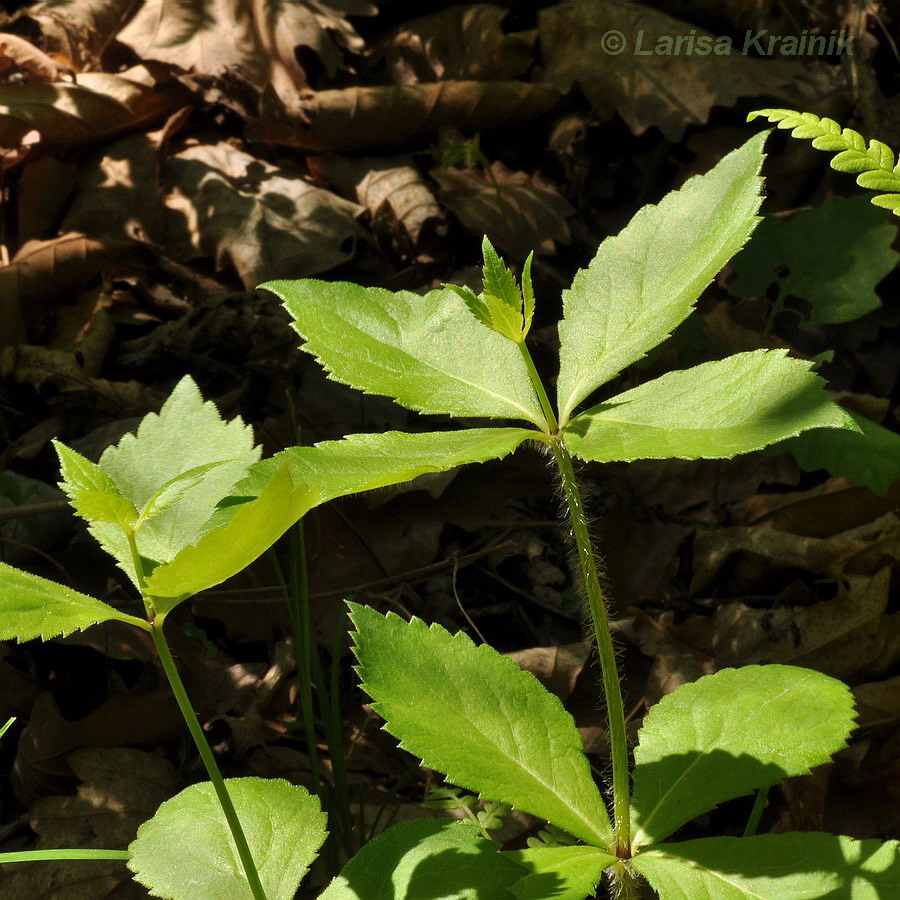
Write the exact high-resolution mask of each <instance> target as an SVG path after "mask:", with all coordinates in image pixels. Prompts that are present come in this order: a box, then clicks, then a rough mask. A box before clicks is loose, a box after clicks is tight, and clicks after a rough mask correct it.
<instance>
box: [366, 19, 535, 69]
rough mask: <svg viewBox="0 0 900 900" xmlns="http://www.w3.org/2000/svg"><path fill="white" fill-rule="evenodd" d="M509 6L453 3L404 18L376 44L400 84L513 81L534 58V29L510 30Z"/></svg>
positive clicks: (377, 50)
mask: <svg viewBox="0 0 900 900" xmlns="http://www.w3.org/2000/svg"><path fill="white" fill-rule="evenodd" d="M508 15H509V9H507V8H506V7H504V6H497V5H496V4H494V3H476V4H469V5H467V6H451V7H450V8H449V9H444V10H442V11H441V12H439V13H435V14H434V15H430V16H422V17H421V18H418V19H412V20H411V21H409V22H405V23H404V24H403V25H401V26H400V27H399V28H397V29H396V30H395V31H394V32H393V33H392V34H391V35H390V36H389V37H387V38H385V40H384V41H382V42H381V43H380V45H379V46H378V47H376V49H375V55H376V56H383V57H384V59H385V61H386V63H387V66H388V68H389V70H390V72H391V75H392V76H393V80H394V82H396V83H397V84H416V83H417V82H420V81H453V80H458V81H465V80H469V79H471V80H472V81H511V80H512V79H514V78H518V77H519V76H520V75H523V74H524V73H525V72H526V71H527V69H528V68H529V66H531V64H532V63H533V62H534V42H535V38H536V37H537V31H536V30H535V29H532V30H529V31H518V32H512V33H509V34H507V33H506V32H504V31H503V29H502V28H501V22H502V21H503V20H504V19H505V18H506V17H507V16H508Z"/></svg>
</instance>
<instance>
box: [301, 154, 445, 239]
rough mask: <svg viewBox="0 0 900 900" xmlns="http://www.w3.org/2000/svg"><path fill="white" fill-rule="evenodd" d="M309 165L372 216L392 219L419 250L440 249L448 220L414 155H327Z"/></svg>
mask: <svg viewBox="0 0 900 900" xmlns="http://www.w3.org/2000/svg"><path fill="white" fill-rule="evenodd" d="M309 165H310V168H311V169H312V170H314V171H315V174H316V175H317V176H318V177H321V178H323V179H324V180H325V181H328V182H329V183H330V184H333V185H334V186H335V187H336V188H337V189H338V190H339V191H340V192H341V193H342V194H343V195H344V196H345V197H350V198H352V199H353V200H355V201H356V202H357V203H359V204H360V205H362V206H364V207H365V208H366V209H367V210H368V211H369V213H370V214H371V215H372V216H373V217H382V218H388V219H393V221H395V222H396V223H397V224H398V225H399V227H400V228H402V229H403V231H404V232H405V234H406V238H407V240H408V243H409V244H410V245H411V246H412V247H413V248H414V249H415V250H416V251H429V250H432V251H434V250H437V244H438V242H439V241H440V239H442V238H443V237H444V236H445V234H446V228H447V218H446V216H445V215H444V211H443V210H442V209H441V207H440V205H439V204H438V202H437V200H435V198H434V194H432V192H431V188H429V187H428V185H427V184H426V183H425V179H424V178H423V177H422V175H421V173H420V172H419V170H418V169H417V168H416V166H415V163H414V162H413V159H412V157H411V156H401V157H393V158H387V157H373V156H357V157H348V156H338V155H336V154H327V155H322V156H318V157H314V158H311V159H310V160H309Z"/></svg>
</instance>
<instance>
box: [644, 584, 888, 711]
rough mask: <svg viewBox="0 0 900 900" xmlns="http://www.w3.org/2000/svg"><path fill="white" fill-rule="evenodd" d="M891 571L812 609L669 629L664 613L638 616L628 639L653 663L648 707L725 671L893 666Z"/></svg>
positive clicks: (744, 611)
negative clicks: (759, 666) (758, 666)
mask: <svg viewBox="0 0 900 900" xmlns="http://www.w3.org/2000/svg"><path fill="white" fill-rule="evenodd" d="M890 582H891V567H889V566H885V567H884V568H882V569H880V570H879V571H878V572H876V573H875V574H874V575H872V576H863V575H852V576H848V577H847V578H845V579H844V580H843V583H842V584H841V585H840V587H839V591H838V595H837V596H836V597H835V598H834V599H832V600H828V601H825V602H823V603H817V604H814V605H812V606H803V607H790V606H784V607H779V608H777V609H771V610H768V609H766V610H763V609H754V608H751V607H749V606H747V605H746V604H743V603H729V604H726V605H724V606H721V607H719V609H717V610H716V612H715V613H714V615H713V616H712V617H711V618H709V617H706V616H693V617H691V618H689V619H687V620H685V621H684V622H679V623H676V622H675V621H674V617H673V615H672V613H669V612H666V613H662V614H661V615H659V616H657V617H655V618H651V617H650V616H644V615H641V616H640V617H639V618H638V619H637V620H636V621H635V622H634V623H633V625H632V626H631V629H630V631H631V634H630V636H629V637H630V639H631V640H634V641H635V642H636V643H637V644H638V645H639V646H640V649H641V652H643V653H645V654H646V655H648V656H650V657H653V658H654V663H653V668H652V671H651V674H650V677H649V679H648V684H647V691H646V693H647V696H648V698H649V699H650V701H651V702H655V701H656V700H657V699H658V698H659V697H661V696H662V695H663V694H666V693H668V692H669V691H672V690H674V689H675V688H676V687H678V686H679V685H681V684H684V683H685V682H688V681H695V680H696V679H697V678H699V677H700V676H701V675H707V674H710V673H712V672H716V671H718V670H719V669H721V668H724V667H728V666H742V665H749V664H752V663H773V662H774V663H784V664H790V665H797V666H806V667H809V668H813V669H818V670H819V671H821V672H825V673H826V674H828V675H832V676H834V677H837V678H847V677H851V676H852V677H856V678H860V677H871V676H873V675H876V674H878V673H880V672H883V671H885V669H886V668H888V667H889V666H891V665H892V664H893V663H894V662H895V661H896V659H897V658H898V648H900V615H898V614H896V613H895V614H889V613H887V612H886V609H887V606H888V599H889V589H890Z"/></svg>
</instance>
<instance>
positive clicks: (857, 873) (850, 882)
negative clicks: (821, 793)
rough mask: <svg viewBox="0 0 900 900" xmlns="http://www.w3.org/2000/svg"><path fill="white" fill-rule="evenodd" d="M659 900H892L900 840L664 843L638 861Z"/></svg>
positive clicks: (898, 887)
mask: <svg viewBox="0 0 900 900" xmlns="http://www.w3.org/2000/svg"><path fill="white" fill-rule="evenodd" d="M631 865H632V866H633V867H634V868H635V869H637V871H638V872H640V873H641V874H642V875H643V876H644V877H645V878H646V879H647V880H648V881H649V882H650V884H651V885H652V886H653V887H654V888H655V889H656V890H657V891H658V892H659V896H660V900H825V898H828V900H888V898H889V897H900V856H898V854H897V842H896V841H886V842H884V843H882V842H881V841H874V840H872V841H854V840H853V839H852V838H848V837H835V836H833V835H830V834H816V833H810V834H798V833H789V834H760V835H756V836H754V837H746V838H734V837H720V838H705V839H702V840H697V841H685V842H683V843H675V844H661V845H659V846H658V847H654V848H652V849H650V850H647V851H646V852H644V853H641V854H639V855H638V856H636V857H635V858H634V859H632V861H631Z"/></svg>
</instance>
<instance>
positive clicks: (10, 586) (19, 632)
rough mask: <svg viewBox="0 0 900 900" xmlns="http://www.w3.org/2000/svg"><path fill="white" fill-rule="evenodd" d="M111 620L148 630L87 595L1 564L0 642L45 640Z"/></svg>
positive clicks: (136, 621) (138, 620) (146, 626)
mask: <svg viewBox="0 0 900 900" xmlns="http://www.w3.org/2000/svg"><path fill="white" fill-rule="evenodd" d="M112 619H115V620H117V621H119V622H128V623H129V624H131V625H136V626H137V627H138V628H144V629H147V628H149V626H148V624H147V623H146V622H145V621H144V620H143V619H138V618H136V617H135V616H129V615H127V614H126V613H121V612H119V611H118V610H117V609H113V607H111V606H109V605H108V604H106V603H102V602H101V601H99V600H95V599H94V598H93V597H88V596H87V594H80V593H79V592H78V591H74V590H72V588H69V587H65V585H62V584H57V583H56V582H55V581H49V580H48V579H46V578H40V577H38V576H37V575H32V574H30V573H29V572H23V571H21V570H20V569H16V568H13V567H12V566H9V565H7V564H6V563H0V640H3V641H6V640H13V639H17V640H20V641H30V640H31V639H32V638H41V640H45V641H46V640H48V639H49V638H54V637H63V636H65V635H67V634H70V633H71V632H73V631H82V630H84V629H85V628H90V627H91V625H96V624H97V623H98V622H108V621H110V620H112Z"/></svg>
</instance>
